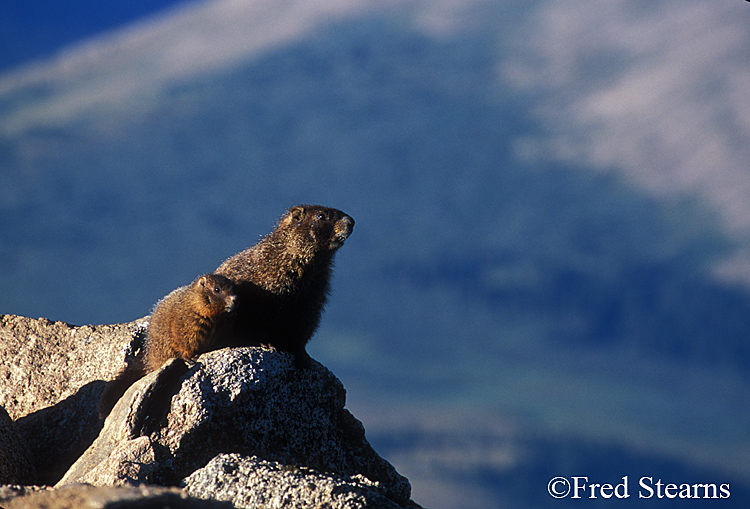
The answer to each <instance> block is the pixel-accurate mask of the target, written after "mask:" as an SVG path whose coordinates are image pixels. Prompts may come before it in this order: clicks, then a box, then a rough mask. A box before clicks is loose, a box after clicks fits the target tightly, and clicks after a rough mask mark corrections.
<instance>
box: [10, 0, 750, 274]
mask: <svg viewBox="0 0 750 509" xmlns="http://www.w3.org/2000/svg"><path fill="white" fill-rule="evenodd" d="M483 4H489V5H490V6H495V7H498V8H496V9H495V10H492V9H490V10H489V11H488V10H487V9H485V7H486V5H483ZM405 5H408V7H409V9H410V11H411V13H412V15H413V16H412V18H411V19H414V20H417V22H418V23H419V24H420V25H421V26H422V28H423V29H425V30H428V31H430V32H432V33H433V34H434V35H436V36H444V35H445V34H450V33H451V31H453V30H461V28H462V27H463V26H466V24H467V23H470V22H471V17H472V13H473V12H481V13H483V14H482V15H480V16H478V17H479V18H482V19H481V22H484V23H487V22H488V21H487V19H485V18H484V13H486V12H504V13H507V12H509V9H507V8H505V7H506V6H507V5H509V4H508V3H507V2H483V1H479V0H478V1H471V2H466V1H464V2H461V1H455V0H443V1H440V2H404V1H397V0H393V1H390V2H381V3H373V2H370V1H367V0H329V1H325V2H319V1H312V0H296V1H290V2H285V3H284V4H283V7H280V4H278V2H275V1H273V0H260V1H253V2H246V1H243V0H213V1H207V2H206V1H203V2H189V3H185V4H182V5H181V6H179V7H177V8H172V9H169V10H167V11H164V12H162V13H160V14H158V15H155V16H152V17H149V18H145V19H143V20H141V21H139V22H136V23H132V24H129V25H127V26H125V27H124V28H121V29H117V30H114V31H111V32H109V33H106V34H103V35H99V36H96V37H93V38H91V39H88V40H86V41H83V42H81V43H80V44H77V45H73V46H70V47H68V48H67V49H66V50H65V51H63V52H62V53H60V54H58V55H57V56H55V57H53V58H51V59H49V60H46V61H41V62H36V63H33V64H32V65H28V66H22V67H20V68H17V69H15V70H13V71H9V72H6V73H4V74H3V75H0V103H6V104H13V105H14V106H11V107H9V108H6V109H5V110H4V112H2V113H0V134H1V135H3V136H10V137H14V136H18V135H20V136H22V135H23V133H24V132H26V131H27V130H29V129H33V128H35V127H38V126H50V125H55V124H57V123H58V122H65V121H66V119H69V118H71V117H74V116H75V115H77V114H79V113H80V112H84V111H87V110H89V109H92V108H99V109H100V108H115V109H116V108H117V105H118V104H123V99H126V98H128V97H132V96H134V95H136V94H137V95H139V96H145V97H148V96H149V94H154V95H156V94H158V90H159V89H160V88H161V87H164V86H165V85H168V84H169V83H170V82H172V81H173V80H177V79H184V78H186V77H190V76H192V75H196V74H200V73H204V72H209V71H212V70H216V69H220V68H224V67H227V66H232V65H235V64H238V63H241V62H244V61H246V60H247V59H250V58H253V57H254V56H257V55H259V54H261V53H262V52H263V51H268V50H270V49H272V48H274V47H276V46H278V45H280V44H285V43H288V42H290V41H292V40H294V39H295V38H299V37H302V36H304V35H305V34H306V33H309V32H310V31H311V30H313V29H315V28H316V27H319V26H321V24H323V23H327V22H331V21H332V20H341V19H344V18H345V17H346V16H356V15H362V14H365V13H367V12H371V11H379V10H385V9H397V8H401V7H403V6H405ZM523 10H524V13H523V14H518V16H519V22H518V23H517V24H516V26H514V29H513V30H508V31H504V30H498V50H497V75H498V88H499V89H507V87H510V88H511V89H512V90H515V91H516V92H517V93H519V94H525V95H530V96H532V97H533V98H534V99H535V101H536V102H537V104H538V106H537V107H536V108H535V110H534V111H533V114H534V115H536V116H537V117H538V119H540V120H542V121H543V122H544V124H545V125H546V126H547V128H548V133H547V134H545V135H544V136H542V137H539V138H522V139H519V140H517V142H516V147H517V150H518V154H519V156H521V157H524V158H528V159H529V160H532V161H537V160H538V161H545V160H558V161H559V160H562V161H570V162H574V163H576V164H577V165H579V166H584V167H590V168H592V169H596V170H610V169H614V170H619V171H624V172H625V173H626V174H627V175H628V176H630V177H631V178H632V179H633V180H634V181H635V182H638V183H640V184H641V185H643V186H644V187H646V188H647V189H649V190H652V191H654V192H657V193H660V194H662V195H677V194H682V193H697V194H699V195H701V196H703V197H705V198H706V199H708V200H709V201H710V202H711V203H712V204H714V205H715V206H717V207H718V209H719V210H720V213H721V214H722V217H723V218H724V219H725V220H726V224H727V226H728V228H729V229H731V231H733V232H734V233H735V234H736V235H738V236H740V237H742V238H743V239H750V213H748V211H749V210H750V170H749V168H750V101H749V100H748V98H747V94H748V92H749V91H750V67H749V66H748V65H747V63H748V62H750V32H749V31H748V30H747V27H748V26H750V23H749V21H750V4H748V3H746V2H740V1H737V0H732V1H729V0H725V1H719V2H705V1H703V0H660V1H653V2H633V1H626V0H610V1H608V2H598V1H596V0H567V1H565V2H562V1H552V0H550V1H538V2H536V3H534V4H530V6H529V5H526V6H525V7H524V9H523ZM492 21H493V20H490V21H489V22H492ZM496 21H497V23H498V26H499V27H500V26H502V24H503V23H504V22H507V20H503V19H497V20H496ZM35 88H41V89H43V90H45V93H46V94H47V95H46V99H45V100H41V101H39V100H38V101H35V102H33V103H31V104H30V105H28V106H24V105H23V104H22V105H20V106H17V104H18V103H14V102H13V97H15V96H16V95H17V94H21V93H23V91H24V90H28V89H35ZM136 110H137V108H136ZM119 113H120V114H137V111H134V110H133V105H132V104H128V107H127V111H120V112H119ZM748 252H749V253H750V251H748ZM722 271H723V273H724V274H725V275H730V276H732V277H739V278H742V279H745V280H746V281H750V254H741V255H740V256H738V257H737V259H735V260H733V261H732V262H731V263H727V264H725V265H724V266H723V268H722Z"/></svg>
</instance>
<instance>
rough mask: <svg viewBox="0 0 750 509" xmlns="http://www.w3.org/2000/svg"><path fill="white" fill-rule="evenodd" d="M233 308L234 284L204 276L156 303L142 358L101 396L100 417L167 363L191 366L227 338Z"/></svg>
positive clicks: (121, 373)
mask: <svg viewBox="0 0 750 509" xmlns="http://www.w3.org/2000/svg"><path fill="white" fill-rule="evenodd" d="M236 304H237V296H236V295H235V291H234V284H233V283H232V281H230V280H229V279H227V278H226V277H224V276H221V275H217V274H204V275H203V276H201V277H199V278H198V279H196V280H195V281H193V282H192V283H191V284H189V285H187V286H181V287H180V288H177V289H176V290H174V291H172V292H171V293H170V294H169V295H167V296H166V297H164V298H163V299H161V300H160V301H159V302H157V304H156V306H155V307H154V311H153V313H152V314H151V320H150V322H149V325H148V333H147V335H146V341H145V345H144V348H143V350H142V353H141V354H140V355H139V356H137V357H136V359H135V361H134V362H133V363H131V364H129V365H127V366H126V367H125V368H124V369H123V370H122V371H121V372H120V373H119V374H118V375H117V378H115V380H113V381H112V382H110V384H109V386H108V387H107V389H106V390H105V392H104V395H103V396H102V399H101V403H100V405H99V411H100V414H101V415H105V414H107V413H109V411H110V410H111V409H112V407H113V406H114V405H115V403H116V402H117V400H118V399H120V397H121V396H122V395H123V393H124V392H125V391H126V390H127V388H128V387H129V386H130V385H131V384H133V383H134V382H135V381H136V380H138V379H140V378H141V377H143V376H144V375H146V373H150V372H151V371H155V370H157V369H159V368H160V367H161V366H162V365H163V364H164V363H165V362H166V361H168V360H169V359H171V358H180V359H184V360H186V361H192V360H193V358H194V357H195V356H196V355H198V354H200V353H203V352H206V351H208V350H211V349H212V348H214V347H216V346H222V343H221V342H219V340H220V339H222V338H223V337H224V336H227V335H228V334H229V333H230V330H231V329H230V327H231V318H232V316H231V315H230V313H231V312H232V311H233V310H234V308H235V306H236Z"/></svg>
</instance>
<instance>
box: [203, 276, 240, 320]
mask: <svg viewBox="0 0 750 509" xmlns="http://www.w3.org/2000/svg"><path fill="white" fill-rule="evenodd" d="M194 284H195V285H198V286H199V287H200V290H201V298H202V299H203V301H204V302H205V303H206V305H207V307H208V308H209V309H210V310H212V311H213V312H215V313H221V312H227V313H229V312H231V311H232V310H234V308H235V306H236V305H237V295H235V293H234V283H233V282H232V281H231V280H230V279H228V278H226V277H224V276H220V275H218V274H204V275H202V276H201V277H199V278H198V279H197V280H196V282H195V283H194Z"/></svg>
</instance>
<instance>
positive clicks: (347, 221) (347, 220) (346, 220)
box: [340, 215, 354, 235]
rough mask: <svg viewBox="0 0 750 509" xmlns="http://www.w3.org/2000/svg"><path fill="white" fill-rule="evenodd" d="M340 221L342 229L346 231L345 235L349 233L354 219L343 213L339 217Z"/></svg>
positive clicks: (352, 228) (352, 229)
mask: <svg viewBox="0 0 750 509" xmlns="http://www.w3.org/2000/svg"><path fill="white" fill-rule="evenodd" d="M340 222H341V226H342V227H343V229H345V230H346V231H347V232H348V233H347V235H350V234H351V233H352V231H354V219H353V218H352V217H351V216H347V215H345V216H344V217H342V218H341V220H340Z"/></svg>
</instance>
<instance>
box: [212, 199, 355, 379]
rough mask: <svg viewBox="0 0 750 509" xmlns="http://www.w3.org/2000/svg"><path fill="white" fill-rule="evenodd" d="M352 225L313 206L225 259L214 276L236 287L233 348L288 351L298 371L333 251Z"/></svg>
mask: <svg viewBox="0 0 750 509" xmlns="http://www.w3.org/2000/svg"><path fill="white" fill-rule="evenodd" d="M353 228H354V219H352V218H351V217H349V216H348V215H346V214H345V213H343V212H342V211H340V210H337V209H332V208H328V207H321V206H319V205H299V206H295V207H292V208H290V209H289V210H288V211H287V212H286V214H284V216H282V218H281V219H280V220H279V222H278V224H277V225H276V228H275V229H274V230H273V231H272V232H271V233H270V234H269V235H267V236H266V237H264V238H263V239H262V240H261V241H260V242H258V244H256V245H255V246H253V247H251V248H249V249H246V250H245V251H242V252H240V253H238V254H236V255H234V256H232V257H231V258H229V259H227V260H226V261H225V262H224V263H222V264H221V265H220V266H219V267H218V268H217V269H216V273H217V274H221V275H223V276H226V277H228V278H230V279H231V280H232V281H234V283H235V285H236V290H237V295H238V296H239V304H238V307H237V326H236V338H235V339H236V343H235V344H240V345H261V344H263V345H271V346H273V347H275V348H277V349H279V350H283V351H288V352H290V353H292V354H293V355H294V357H295V361H296V363H297V365H298V366H303V367H304V366H307V365H308V364H309V362H310V357H309V355H308V354H307V352H306V351H305V345H306V344H307V342H308V341H309V340H310V338H311V337H312V335H313V333H314V332H315V330H316V329H317V328H318V324H319V323H320V317H321V313H322V311H323V307H324V305H325V302H326V299H327V297H328V292H329V289H330V278H331V269H332V266H333V257H334V255H335V254H336V251H337V250H338V249H339V248H340V247H341V246H342V245H343V244H344V241H345V240H346V239H347V238H348V237H349V235H351V233H352V230H353Z"/></svg>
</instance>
